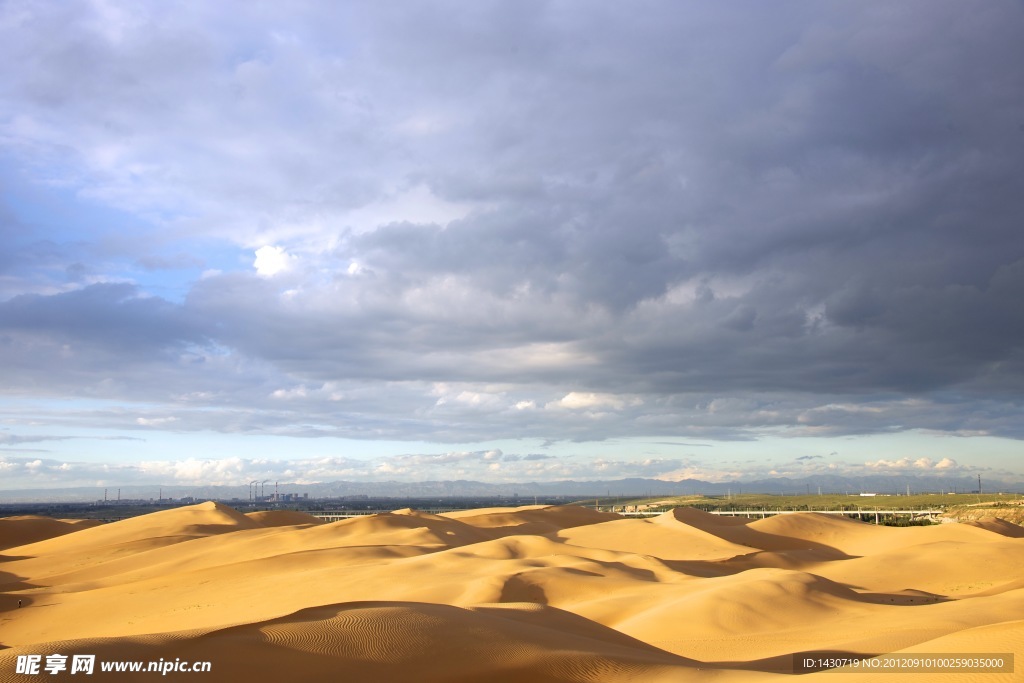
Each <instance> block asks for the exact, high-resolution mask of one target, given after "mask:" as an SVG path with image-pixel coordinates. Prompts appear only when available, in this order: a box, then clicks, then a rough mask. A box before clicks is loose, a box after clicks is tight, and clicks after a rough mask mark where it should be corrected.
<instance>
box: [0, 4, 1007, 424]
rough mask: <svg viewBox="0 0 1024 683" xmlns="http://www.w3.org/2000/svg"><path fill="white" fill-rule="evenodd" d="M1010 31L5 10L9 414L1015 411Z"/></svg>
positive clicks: (836, 9)
mask: <svg viewBox="0 0 1024 683" xmlns="http://www.w3.org/2000/svg"><path fill="white" fill-rule="evenodd" d="M1022 30H1024V10H1022V9H1021V6H1020V5H1019V4H1018V3H1013V2H1009V1H996V2H933V1H929V2H910V3H901V4H899V5H893V4H892V3H889V2H858V3H851V4H847V5H843V6H836V5H817V4H815V5H809V4H807V3H788V2H783V3H772V4H771V5H770V6H769V5H766V4H764V3H756V2H749V3H729V4H727V5H723V4H722V3H699V4H697V5H687V6H679V5H677V4H674V3H660V2H652V3H647V4H644V5H643V6H642V7H640V6H636V5H629V4H623V3H569V2H523V3H513V4H509V3H497V2H493V3H492V2H480V3H473V4H472V5H471V6H467V5H466V4H465V3H453V4H449V3H444V2H430V3H409V4H403V5H397V6H395V5H392V6H379V3H377V4H375V3H347V4H345V5H344V6H341V7H339V6H338V5H337V4H336V3H306V4H303V5H302V6H301V7H299V8H297V9H292V8H289V9H287V10H286V9H284V6H281V7H278V6H276V5H259V4H257V5H251V6H246V7H244V8H242V7H231V8H227V7H224V8H221V7H218V6H211V5H209V4H208V3H194V4H191V5H189V4H186V5H183V6H175V8H174V9H173V10H172V9H171V8H168V7H164V6H162V5H160V4H157V3H116V2H98V1H97V2H94V3H77V4H73V5H64V4H53V3H51V4H42V5H38V4H34V3H27V2H10V3H6V4H4V5H3V7H2V8H0V45H2V47H0V63H3V64H5V65H6V66H2V67H0V70H2V72H3V77H4V78H3V81H4V83H5V86H4V88H3V89H2V90H0V183H2V184H0V191H2V194H0V199H2V204H0V239H2V240H3V245H4V249H3V250H2V252H0V373H2V376H3V382H2V388H0V391H2V392H3V394H4V395H5V396H6V397H8V398H9V399H10V401H9V404H10V405H11V406H15V407H12V408H9V409H6V411H5V413H4V415H5V417H4V418H3V419H4V422H5V424H6V426H7V427H8V428H9V429H11V430H12V434H11V437H10V438H22V437H25V436H26V435H30V434H31V432H32V430H31V429H29V428H27V426H26V425H27V424H29V422H33V423H37V424H45V425H48V427H49V428H52V429H70V430H73V429H76V428H79V427H80V426H82V425H86V424H87V425H89V426H90V427H91V428H102V429H105V430H110V431H111V433H113V432H117V433H120V434H122V435H125V436H134V437H138V436H139V435H140V433H143V432H146V431H147V430H169V431H177V432H197V433H198V432H207V431H213V432H219V433H229V434H250V435H251V434H273V435H288V436H296V437H320V436H339V437H346V438H360V439H394V440H419V441H434V442H441V443H446V442H447V443H470V442H479V441H484V440H488V439H495V438H520V437H531V438H538V439H550V440H566V439H567V440H580V441H582V440H600V439H607V438H611V437H627V436H678V437H691V438H707V439H723V440H743V439H757V438H763V437H765V436H767V435H776V436H777V435H780V434H781V435H785V436H801V435H814V436H823V435H824V436H828V435H833V436H841V435H851V434H867V433H889V432H892V433H896V432H901V431H905V430H909V429H925V430H932V431H937V432H943V433H950V434H957V435H972V434H980V435H997V436H1003V437H1009V438H1013V439H1019V438H1022V437H1024V427H1022V423H1021V421H1020V419H1019V415H1020V407H1021V403H1020V397H1021V395H1022V392H1024V347H1022V344H1021V339H1024V307H1022V306H1021V305H1020V302H1021V301H1022V300H1024V232H1022V231H1021V229H1020V220H1021V216H1022V215H1024V201H1022V200H1021V197H1024V113H1022V112H1024V88H1021V87H1020V73H1021V70H1020V66H1019V65H1020V64H1024V44H1022V43H1021V41H1020V40H1019V36H1020V35H1021V33H1022ZM26 399H28V400H32V401H37V402H39V403H35V404H34V405H35V406H36V407H35V408H33V411H30V412H31V414H30V415H27V414H26V409H25V408H24V407H23V406H18V405H17V403H18V402H19V401H23V400H26ZM83 402H85V403H88V407H87V408H83V407H82V406H83V405H84V404H83Z"/></svg>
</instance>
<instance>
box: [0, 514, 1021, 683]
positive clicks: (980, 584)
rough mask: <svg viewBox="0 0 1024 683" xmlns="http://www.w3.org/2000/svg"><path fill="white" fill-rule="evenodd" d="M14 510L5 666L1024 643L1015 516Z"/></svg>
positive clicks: (226, 674)
mask: <svg viewBox="0 0 1024 683" xmlns="http://www.w3.org/2000/svg"><path fill="white" fill-rule="evenodd" d="M312 519H313V520H315V518H312ZM0 522H3V523H5V524H7V525H8V526H7V528H9V529H10V536H9V538H12V539H21V538H28V539H31V540H33V541H35V542H30V543H27V544H23V545H19V546H15V547H12V548H10V549H8V550H7V551H5V553H4V557H5V561H3V562H2V563H0V610H2V611H0V643H2V644H3V645H4V646H5V647H7V648H11V649H9V650H0V680H20V679H18V678H12V677H11V676H10V675H9V674H10V672H11V671H13V669H12V668H11V666H12V665H11V662H12V661H14V659H12V658H16V655H18V654H31V653H42V654H48V653H50V652H51V651H52V652H65V653H68V654H71V653H93V654H97V655H98V656H100V658H101V659H102V658H107V659H122V660H126V659H138V660H159V659H160V658H163V659H164V660H165V661H171V660H173V659H174V658H176V657H178V658H182V659H189V660H209V661H210V662H212V667H213V671H212V673H210V674H204V675H203V676H202V679H203V680H225V681H227V680H243V679H247V678H248V679H250V680H273V679H275V678H277V677H282V678H284V677H287V678H288V679H289V680H298V681H302V680H310V681H313V680H323V679H324V678H325V677H330V678H331V679H332V680H333V679H335V678H338V677H339V676H341V677H343V678H345V679H346V680H347V679H350V678H351V679H353V680H355V679H363V680H374V681H387V680H396V681H399V680H428V681H478V680H479V681H484V680H487V681H501V680H510V681H511V680H531V681H620V680H621V681H625V680H635V681H648V680H653V681H658V680H665V681H687V680H695V681H703V680H708V681H724V682H728V683H731V682H732V681H737V682H738V681H761V680H764V681H769V680H770V681H781V680H783V676H785V677H786V680H790V674H791V672H792V657H793V654H794V653H803V652H808V651H813V650H839V651H844V652H853V653H861V654H864V655H874V654H879V653H887V652H897V651H907V652H912V651H917V652H944V651H950V652H952V651H957V652H960V651H963V652H983V651H984V652H989V651H1003V652H1014V653H1015V654H1016V655H1017V657H1018V658H1024V622H1022V621H1021V620H1020V617H1021V615H1022V614H1024V538H1021V537H1020V536H1017V535H1015V531H1014V529H1010V528H1004V527H1003V526H1001V525H996V526H993V525H980V526H977V525H974V526H972V525H967V524H946V525H941V526H935V527H920V528H906V529H903V528H899V529H897V528H885V527H876V526H874V525H869V524H863V523H861V522H857V521H853V520H847V519H843V518H835V517H832V516H826V515H814V514H792V515H784V516H779V517H774V518H765V519H760V520H756V521H749V520H745V519H733V518H728V517H719V516H715V515H710V514H707V513H703V512H700V511H697V510H692V509H677V510H675V511H673V512H671V513H666V514H664V515H661V516H660V517H657V518H654V519H623V518H620V517H618V516H615V515H609V514H607V513H596V512H594V511H592V510H587V509H583V508H576V507H571V506H560V507H540V506H530V507H527V508H512V509H508V508H505V509H490V510H480V511H467V512H462V513H452V514H446V515H430V514H425V513H420V512H416V511H413V510H399V511H396V512H394V513H389V514H383V515H375V516H372V517H363V518H354V519H350V520H346V521H341V522H335V523H331V524H323V523H318V522H319V520H315V521H311V519H310V518H309V516H308V515H304V514H302V513H290V512H270V513H252V514H249V515H243V514H240V513H238V512H236V511H235V510H232V509H231V508H228V507H225V506H223V505H219V504H214V503H205V504H202V505H196V506H191V507H187V508H179V509H175V510H166V511H162V512H158V513H154V514H151V515H146V516H143V517H138V518H134V519H128V520H124V521H120V522H115V523H112V524H107V525H104V526H102V527H95V528H86V529H81V530H79V531H74V532H72V533H65V534H63V535H61V536H59V537H52V538H49V539H46V540H35V539H37V538H38V535H35V536H33V535H32V534H31V533H28V532H27V531H26V532H24V533H23V532H20V531H18V529H17V527H18V526H19V524H21V525H26V526H27V525H32V524H34V523H35V522H38V520H31V519H8V520H0ZM53 528H57V527H53ZM19 534H22V535H19ZM19 600H20V601H22V604H23V605H24V606H23V607H22V608H20V609H19V608H18V607H17V602H18V601H19ZM367 601H372V602H367ZM986 638H991V642H992V644H993V645H992V648H995V649H991V648H989V647H988V645H987V644H986ZM1011 644H1012V647H1011ZM922 648H923V649H922ZM999 648H1003V649H1002V650H999ZM1006 648H1009V649H1006ZM1021 666H1024V659H1022V663H1021ZM808 675H809V676H810V677H811V679H810V680H818V679H819V678H820V677H822V676H824V675H829V674H828V673H825V674H820V673H818V674H808ZM979 675H980V674H979ZM108 676H109V677H111V678H115V677H116V678H117V680H151V679H152V676H153V674H152V673H148V674H147V673H140V674H137V677H136V678H132V674H129V673H118V674H108ZM147 676H148V677H149V678H148V679H147ZM846 676H849V677H859V674H844V680H855V678H846ZM904 676H911V678H905V677H904ZM913 676H916V674H901V677H900V680H915V679H914V678H913ZM971 676H973V674H966V673H965V674H945V675H944V678H943V680H950V681H970V680H975V679H974V678H971ZM69 678H72V679H73V680H77V678H74V677H70V676H69ZM199 678H200V677H199V676H196V679H197V680H198V679H199ZM870 680H873V681H879V680H884V677H882V678H880V677H878V676H877V675H876V676H875V677H874V678H872V679H870ZM921 680H925V679H921ZM977 680H984V681H989V682H991V683H1001V682H1002V681H1009V680H1019V678H1018V679H1014V678H1012V674H1003V673H996V674H985V675H984V677H983V678H982V679H977Z"/></svg>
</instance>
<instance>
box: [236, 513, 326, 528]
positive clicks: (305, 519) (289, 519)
mask: <svg viewBox="0 0 1024 683" xmlns="http://www.w3.org/2000/svg"><path fill="white" fill-rule="evenodd" d="M245 516H246V517H248V518H249V519H251V520H252V521H254V522H256V523H257V524H259V525H260V526H268V527H269V526H299V525H303V524H324V520H322V519H320V518H319V517H314V516H313V515H311V514H308V513H305V512H299V511H298V510H263V511H260V512H247V513H245Z"/></svg>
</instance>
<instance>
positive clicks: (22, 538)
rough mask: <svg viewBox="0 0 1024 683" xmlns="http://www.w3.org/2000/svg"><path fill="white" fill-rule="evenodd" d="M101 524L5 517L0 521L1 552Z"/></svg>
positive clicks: (81, 521)
mask: <svg viewBox="0 0 1024 683" xmlns="http://www.w3.org/2000/svg"><path fill="white" fill-rule="evenodd" d="M101 523H102V522H99V521H96V520H93V519H53V518H51V517H37V516H35V515H22V516H19V517H4V518H2V519H0V550H6V549H7V548H15V547H17V546H19V545H26V544H28V543H36V542H38V541H44V540H46V539H48V538H56V537H57V536H63V535H64V534H70V533H71V532H72V531H81V530H82V529H88V528H89V527H94V526H99V525H100V524H101Z"/></svg>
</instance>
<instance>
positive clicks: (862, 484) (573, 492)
mask: <svg viewBox="0 0 1024 683" xmlns="http://www.w3.org/2000/svg"><path fill="white" fill-rule="evenodd" d="M908 487H909V490H910V492H911V493H926V492H935V493H939V492H956V493H970V492H975V491H977V490H978V479H977V477H973V478H972V477H958V478H944V477H921V476H918V477H911V476H882V475H875V476H865V477H843V476H836V475H822V476H816V477H805V478H800V479H789V478H785V477H780V478H776V479H759V480H756V481H731V482H722V483H716V482H707V481H700V480H699V479H683V480H681V481H662V480H660V479H616V480H611V481H571V480H569V481H553V482H522V483H514V484H489V483H485V482H480V481H464V480H460V481H423V482H398V481H383V482H360V481H335V482H326V483H317V484H293V483H284V482H281V483H279V484H277V486H276V489H277V491H278V492H279V493H281V494H289V493H290V494H299V495H303V494H306V495H308V496H309V498H336V497H341V496H357V495H365V496H371V497H381V498H383V497H393V498H433V497H438V498H447V497H463V496H480V497H494V498H497V497H510V498H511V497H514V496H518V497H521V498H529V497H533V496H566V497H570V498H574V499H579V498H592V497H595V498H600V497H608V496H648V495H649V496H678V495H689V494H704V495H725V494H728V493H733V494H737V493H777V494H801V493H804V494H806V493H817V492H818V491H819V489H820V491H821V492H822V493H889V494H895V493H906V492H907V490H908ZM982 490H983V491H984V492H986V493H995V492H1008V493H1020V492H1024V482H1015V483H1014V482H1006V481H996V480H985V479H982ZM274 491H275V485H274V484H268V485H265V486H264V487H263V488H262V490H261V493H262V494H263V495H265V496H269V495H271V494H273V493H274ZM104 495H106V498H107V499H109V500H115V499H117V498H118V496H120V498H121V499H122V500H128V499H135V500H140V499H141V500H149V499H158V498H160V497H163V498H174V499H178V498H186V497H192V498H196V499H202V500H211V499H216V500H225V501H230V500H232V499H237V500H242V501H247V500H249V495H250V488H249V487H248V486H246V485H241V486H157V485H154V486H122V487H120V488H118V487H107V488H106V489H104V488H102V487H80V488H63V489H32V490H16V491H0V504H4V503H27V502H90V501H97V500H103V499H104Z"/></svg>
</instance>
